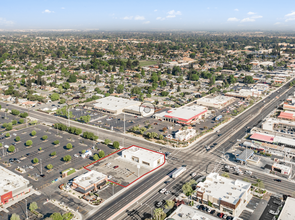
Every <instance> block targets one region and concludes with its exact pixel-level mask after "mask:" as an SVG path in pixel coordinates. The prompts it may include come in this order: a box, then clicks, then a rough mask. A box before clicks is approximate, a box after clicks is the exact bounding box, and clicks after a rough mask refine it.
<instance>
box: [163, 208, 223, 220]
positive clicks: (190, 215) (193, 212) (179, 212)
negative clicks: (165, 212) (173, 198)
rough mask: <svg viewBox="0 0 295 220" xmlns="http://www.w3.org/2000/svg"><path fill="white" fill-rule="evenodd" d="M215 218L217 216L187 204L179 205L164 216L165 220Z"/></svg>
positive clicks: (204, 219)
mask: <svg viewBox="0 0 295 220" xmlns="http://www.w3.org/2000/svg"><path fill="white" fill-rule="evenodd" d="M169 219H174V220H192V219H193V220H217V219H219V218H217V217H215V216H214V215H211V214H209V213H206V212H202V211H200V210H198V209H197V208H196V207H191V206H188V205H180V206H179V207H178V208H177V209H176V210H175V211H174V212H173V213H171V215H170V216H169V217H168V218H166V220H169Z"/></svg>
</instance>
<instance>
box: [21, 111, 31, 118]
mask: <svg viewBox="0 0 295 220" xmlns="http://www.w3.org/2000/svg"><path fill="white" fill-rule="evenodd" d="M19 116H20V117H22V118H26V117H28V116H29V114H28V113H27V112H23V113H20V115H19Z"/></svg>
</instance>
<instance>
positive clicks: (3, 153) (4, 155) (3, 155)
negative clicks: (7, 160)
mask: <svg viewBox="0 0 295 220" xmlns="http://www.w3.org/2000/svg"><path fill="white" fill-rule="evenodd" d="M2 154H3V156H5V155H4V142H2Z"/></svg>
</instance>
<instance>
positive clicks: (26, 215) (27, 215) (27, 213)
mask: <svg viewBox="0 0 295 220" xmlns="http://www.w3.org/2000/svg"><path fill="white" fill-rule="evenodd" d="M25 201H26V219H29V218H28V201H27V200H26V199H25Z"/></svg>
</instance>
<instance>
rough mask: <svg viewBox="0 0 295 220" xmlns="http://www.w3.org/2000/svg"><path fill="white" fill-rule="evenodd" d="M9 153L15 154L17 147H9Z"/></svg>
mask: <svg viewBox="0 0 295 220" xmlns="http://www.w3.org/2000/svg"><path fill="white" fill-rule="evenodd" d="M8 151H9V152H10V153H11V152H14V151H15V147H14V146H13V145H10V146H9V147H8Z"/></svg>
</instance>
